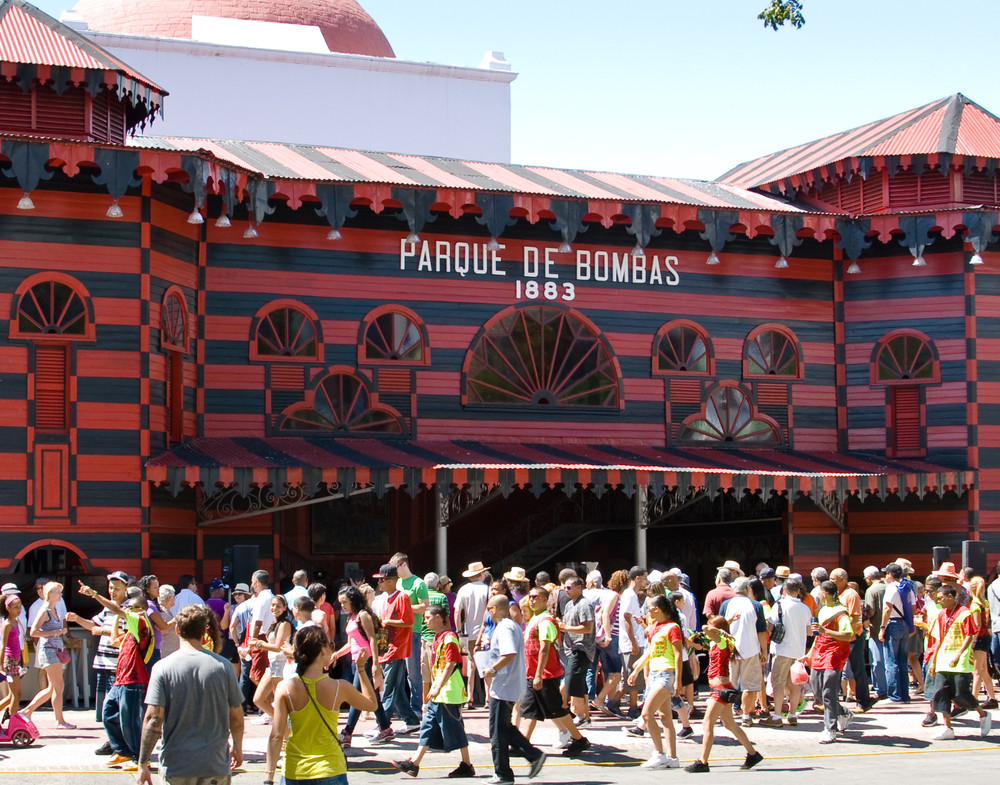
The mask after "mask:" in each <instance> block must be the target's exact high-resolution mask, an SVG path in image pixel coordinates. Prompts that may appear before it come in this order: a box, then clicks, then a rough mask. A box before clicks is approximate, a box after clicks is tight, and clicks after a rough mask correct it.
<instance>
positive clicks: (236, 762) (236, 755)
mask: <svg viewBox="0 0 1000 785" xmlns="http://www.w3.org/2000/svg"><path fill="white" fill-rule="evenodd" d="M229 735H230V736H232V737H233V748H232V750H230V752H229V766H230V768H233V769H238V768H239V767H240V766H242V765H243V707H242V706H230V707H229Z"/></svg>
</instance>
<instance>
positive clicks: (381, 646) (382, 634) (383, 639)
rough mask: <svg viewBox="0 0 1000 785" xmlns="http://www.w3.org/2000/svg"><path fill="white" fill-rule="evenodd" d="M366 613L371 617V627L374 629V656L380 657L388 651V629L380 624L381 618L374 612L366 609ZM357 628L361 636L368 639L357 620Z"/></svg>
mask: <svg viewBox="0 0 1000 785" xmlns="http://www.w3.org/2000/svg"><path fill="white" fill-rule="evenodd" d="M368 615H369V616H370V617H371V620H372V627H373V628H374V630H375V656H376V658H381V657H382V656H383V655H384V654H387V653H388V652H389V630H387V629H386V627H385V625H384V624H382V620H381V619H380V618H379V617H378V616H376V615H375V614H374V613H372V612H371V611H368ZM358 629H359V630H360V631H361V637H362V638H364V639H365V640H368V636H367V635H365V628H364V627H363V626H362V625H361V623H360V622H358Z"/></svg>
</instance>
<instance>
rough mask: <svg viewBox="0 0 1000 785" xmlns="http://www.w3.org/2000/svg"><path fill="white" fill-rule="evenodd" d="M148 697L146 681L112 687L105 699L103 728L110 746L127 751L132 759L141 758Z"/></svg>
mask: <svg viewBox="0 0 1000 785" xmlns="http://www.w3.org/2000/svg"><path fill="white" fill-rule="evenodd" d="M145 699H146V685H145V684H123V685H119V686H117V687H112V688H111V689H110V690H108V696H107V697H106V698H105V699H104V711H103V714H104V730H105V731H107V734H108V740H109V741H110V742H111V747H112V748H113V749H114V751H115V752H116V753H117V754H119V755H127V756H128V757H130V758H132V760H138V759H139V741H140V739H141V738H142V715H143V714H144V713H145V706H144V705H143V704H144V703H145Z"/></svg>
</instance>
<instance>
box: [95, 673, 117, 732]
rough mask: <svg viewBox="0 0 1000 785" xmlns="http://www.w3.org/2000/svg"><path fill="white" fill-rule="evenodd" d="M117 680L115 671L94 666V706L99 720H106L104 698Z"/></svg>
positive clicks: (96, 717)
mask: <svg viewBox="0 0 1000 785" xmlns="http://www.w3.org/2000/svg"><path fill="white" fill-rule="evenodd" d="M114 682H115V672H114V671H106V670H104V669H103V668H94V696H95V700H94V704H95V706H94V708H95V709H96V712H95V717H94V719H96V720H97V721H98V722H103V721H104V699H105V698H106V697H108V690H110V689H111V685H112V684H114Z"/></svg>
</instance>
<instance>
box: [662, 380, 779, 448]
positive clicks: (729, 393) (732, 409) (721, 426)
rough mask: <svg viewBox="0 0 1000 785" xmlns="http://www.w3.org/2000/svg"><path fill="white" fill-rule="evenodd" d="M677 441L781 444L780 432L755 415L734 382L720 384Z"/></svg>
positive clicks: (747, 398)
mask: <svg viewBox="0 0 1000 785" xmlns="http://www.w3.org/2000/svg"><path fill="white" fill-rule="evenodd" d="M677 438H678V440H680V441H693V442H736V443H739V444H741V445H744V446H745V445H748V444H758V445H773V444H781V443H782V437H781V428H780V427H779V426H778V424H777V423H776V422H775V421H774V420H772V419H771V418H770V417H767V416H765V415H762V414H760V413H758V412H757V407H756V406H754V404H753V401H751V400H750V396H749V395H748V394H747V393H746V391H745V390H744V389H743V388H742V387H740V386H739V385H738V384H736V383H735V382H723V383H722V384H720V385H719V386H718V387H716V388H715V389H714V390H713V391H712V392H711V393H710V394H709V396H708V400H706V401H705V406H704V409H703V410H702V411H701V412H699V413H698V414H696V415H694V416H692V417H689V418H688V419H686V420H685V421H684V423H683V425H682V426H681V429H680V432H679V433H678V435H677Z"/></svg>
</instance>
